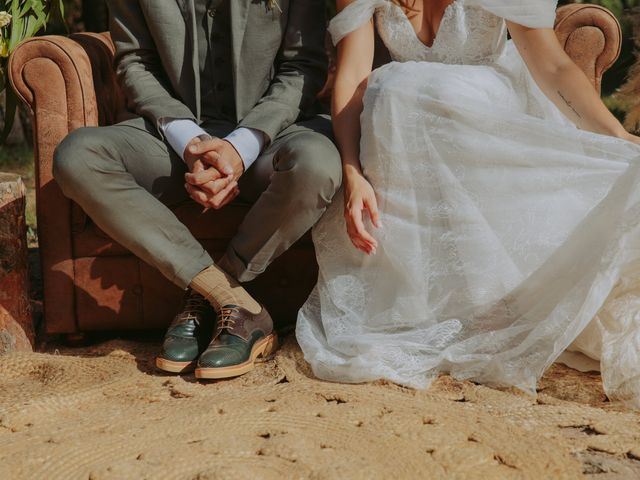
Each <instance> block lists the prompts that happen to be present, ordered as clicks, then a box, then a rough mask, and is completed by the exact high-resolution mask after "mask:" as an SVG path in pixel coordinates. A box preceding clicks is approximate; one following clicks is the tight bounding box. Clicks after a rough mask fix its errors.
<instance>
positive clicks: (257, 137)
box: [224, 127, 265, 172]
mask: <svg viewBox="0 0 640 480" xmlns="http://www.w3.org/2000/svg"><path fill="white" fill-rule="evenodd" d="M224 139H225V140H226V141H227V142H229V143H230V144H231V145H233V148H235V149H236V151H237V152H238V155H240V158H242V163H244V170H245V172H246V171H247V170H248V169H249V167H250V166H251V165H253V162H255V161H256V160H257V159H258V157H259V156H260V152H262V147H263V146H264V143H265V138H264V133H262V132H261V131H260V130H254V129H253V128H245V127H240V128H237V129H235V130H234V131H233V132H231V133H230V134H229V135H227V136H226V137H224Z"/></svg>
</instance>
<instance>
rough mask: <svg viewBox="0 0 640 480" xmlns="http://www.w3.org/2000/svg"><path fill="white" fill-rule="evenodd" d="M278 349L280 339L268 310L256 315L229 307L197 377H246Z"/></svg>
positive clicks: (223, 311) (222, 317)
mask: <svg viewBox="0 0 640 480" xmlns="http://www.w3.org/2000/svg"><path fill="white" fill-rule="evenodd" d="M276 348H278V336H277V335H276V333H275V332H274V331H273V321H272V320H271V316H270V315H269V312H267V310H266V309H265V308H264V307H262V310H261V311H260V313H257V314H253V313H251V312H249V311H248V310H246V309H244V308H241V307H238V306H236V305H225V306H224V307H222V309H221V310H220V315H219V321H218V327H217V329H216V333H215V335H214V337H213V340H211V343H210V344H209V347H208V348H207V349H206V350H205V351H204V352H203V353H202V355H200V358H199V360H198V367H197V368H196V378H203V379H215V378H230V377H237V376H238V375H243V374H245V373H247V372H248V371H249V370H252V369H253V367H254V364H255V361H256V359H257V358H258V357H267V356H268V355H270V354H271V353H272V352H273V351H275V350H276Z"/></svg>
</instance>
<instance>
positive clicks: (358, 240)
mask: <svg viewBox="0 0 640 480" xmlns="http://www.w3.org/2000/svg"><path fill="white" fill-rule="evenodd" d="M365 211H366V214H367V215H369V217H370V218H371V223H373V225H374V226H375V227H376V228H378V227H380V213H379V212H378V202H377V200H376V194H375V192H374V191H373V187H372V186H371V184H370V183H369V181H368V180H367V179H366V178H365V177H364V176H363V175H362V173H360V172H353V173H349V174H345V183H344V217H345V220H346V222H347V233H348V234H349V238H350V239H351V243H353V245H354V246H355V247H356V248H357V249H358V250H362V251H363V252H364V253H366V254H367V255H373V254H375V253H376V249H377V248H378V242H377V241H376V239H375V238H373V236H372V235H371V234H370V233H369V232H367V230H366V229H365V226H364V215H365Z"/></svg>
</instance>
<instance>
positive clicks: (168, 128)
mask: <svg viewBox="0 0 640 480" xmlns="http://www.w3.org/2000/svg"><path fill="white" fill-rule="evenodd" d="M160 129H161V130H162V133H164V136H165V138H166V139H167V142H169V145H171V148H173V149H174V150H175V152H176V153H177V154H178V155H179V156H180V158H181V159H182V160H184V151H185V149H186V148H187V145H188V144H189V142H191V140H193V139H194V138H195V137H197V136H199V135H207V132H205V131H204V130H203V129H202V128H201V127H199V126H198V124H197V123H196V122H194V121H193V120H189V119H185V118H161V119H160Z"/></svg>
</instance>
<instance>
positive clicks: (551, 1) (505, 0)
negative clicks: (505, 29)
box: [464, 0, 558, 28]
mask: <svg viewBox="0 0 640 480" xmlns="http://www.w3.org/2000/svg"><path fill="white" fill-rule="evenodd" d="M464 1H465V4H466V5H470V6H478V7H481V8H483V9H485V10H487V11H489V12H491V13H493V14H494V15H497V16H498V17H502V18H504V19H505V20H509V21H511V22H514V23H518V24H520V25H524V26H525V27H530V28H553V24H554V23H555V19H556V8H557V6H558V2H557V0H464Z"/></svg>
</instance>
